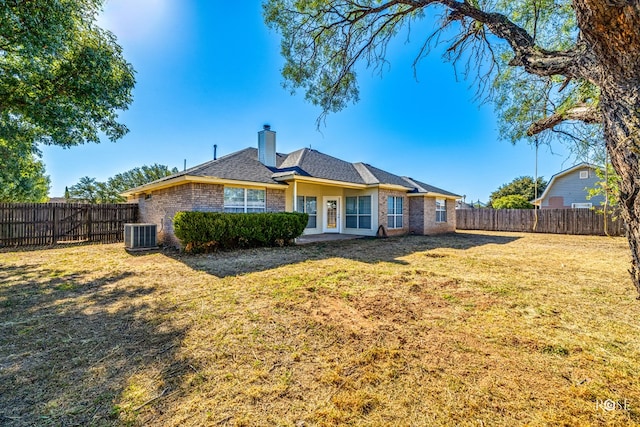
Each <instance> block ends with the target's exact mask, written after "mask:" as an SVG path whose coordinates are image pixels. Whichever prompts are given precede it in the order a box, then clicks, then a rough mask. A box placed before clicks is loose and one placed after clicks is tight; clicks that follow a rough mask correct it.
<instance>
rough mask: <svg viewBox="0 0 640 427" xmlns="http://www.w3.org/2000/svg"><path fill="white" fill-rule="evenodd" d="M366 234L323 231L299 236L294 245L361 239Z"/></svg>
mask: <svg viewBox="0 0 640 427" xmlns="http://www.w3.org/2000/svg"><path fill="white" fill-rule="evenodd" d="M364 237H367V236H359V235H356V234H338V233H324V234H309V235H306V236H300V237H298V238H297V239H296V245H307V244H309V243H319V242H332V241H336V240H353V239H362V238H364Z"/></svg>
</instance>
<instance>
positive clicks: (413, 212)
mask: <svg viewBox="0 0 640 427" xmlns="http://www.w3.org/2000/svg"><path fill="white" fill-rule="evenodd" d="M424 199H425V198H424V197H409V231H410V232H411V233H412V234H424Z"/></svg>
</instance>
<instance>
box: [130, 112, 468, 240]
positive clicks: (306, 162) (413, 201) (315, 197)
mask: <svg viewBox="0 0 640 427" xmlns="http://www.w3.org/2000/svg"><path fill="white" fill-rule="evenodd" d="M124 195H125V196H126V197H127V198H128V200H129V201H136V200H137V201H138V203H139V209H140V218H141V221H142V222H147V223H155V224H157V225H158V230H159V231H158V234H159V236H158V238H159V241H161V242H163V243H165V244H169V245H177V244H178V243H179V242H178V241H177V239H176V237H175V236H174V234H173V217H174V215H175V214H176V213H177V212H179V211H192V210H194V211H210V212H293V211H297V212H306V213H308V214H309V222H308V224H307V228H306V229H305V232H304V234H320V233H343V234H357V235H365V236H375V235H376V234H386V235H389V236H394V235H402V234H409V233H413V234H437V233H447V232H453V231H455V229H456V215H455V201H456V199H458V198H459V197H460V196H458V195H456V194H454V193H451V192H448V191H445V190H442V189H439V188H436V187H433V186H431V185H428V184H425V183H423V182H420V181H417V180H414V179H412V178H408V177H401V176H397V175H394V174H391V173H389V172H386V171H383V170H381V169H377V168H375V167H373V166H371V165H368V164H366V163H349V162H346V161H344V160H340V159H337V158H335V157H331V156H328V155H326V154H323V153H320V152H318V151H316V150H312V149H310V148H303V149H300V150H297V151H294V152H293V153H290V154H280V153H277V152H276V134H275V132H274V131H272V130H271V129H270V127H269V126H268V125H265V127H264V129H263V130H261V131H260V132H258V148H257V149H256V148H246V149H244V150H240V151H237V152H235V153H232V154H229V155H227V156H224V157H221V158H219V159H214V160H211V161H209V162H206V163H203V164H201V165H198V166H195V167H193V168H191V169H187V170H185V171H183V172H179V173H177V174H174V175H171V176H168V177H165V178H162V179H159V180H157V181H154V182H151V183H149V184H145V185H142V186H140V187H136V188H132V189H130V190H128V191H126V192H125V193H124Z"/></svg>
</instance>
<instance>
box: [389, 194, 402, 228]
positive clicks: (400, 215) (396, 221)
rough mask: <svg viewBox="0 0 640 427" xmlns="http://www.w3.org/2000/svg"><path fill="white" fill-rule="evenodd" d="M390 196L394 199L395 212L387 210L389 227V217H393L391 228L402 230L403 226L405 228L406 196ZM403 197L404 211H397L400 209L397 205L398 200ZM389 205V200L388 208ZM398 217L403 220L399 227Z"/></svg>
mask: <svg viewBox="0 0 640 427" xmlns="http://www.w3.org/2000/svg"><path fill="white" fill-rule="evenodd" d="M389 198H391V199H393V208H394V209H393V210H394V212H395V213H392V214H390V213H389V212H387V227H388V225H389V217H390V216H391V217H393V227H388V228H389V229H390V230H400V229H402V228H404V217H403V216H404V198H403V197H402V196H389ZM398 199H401V200H402V211H401V212H400V213H398V212H397V210H398V206H397V200H398ZM388 206H389V202H388V201H387V209H389V208H388ZM398 217H400V220H401V222H402V227H398V226H397V225H398Z"/></svg>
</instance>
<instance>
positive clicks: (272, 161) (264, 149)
mask: <svg viewBox="0 0 640 427" xmlns="http://www.w3.org/2000/svg"><path fill="white" fill-rule="evenodd" d="M258 160H260V163H262V164H263V165H265V166H268V167H272V168H274V167H276V133H275V132H274V131H272V130H271V126H270V125H264V128H263V129H262V130H261V131H260V132H258Z"/></svg>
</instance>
